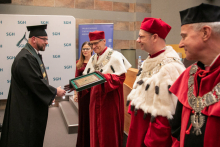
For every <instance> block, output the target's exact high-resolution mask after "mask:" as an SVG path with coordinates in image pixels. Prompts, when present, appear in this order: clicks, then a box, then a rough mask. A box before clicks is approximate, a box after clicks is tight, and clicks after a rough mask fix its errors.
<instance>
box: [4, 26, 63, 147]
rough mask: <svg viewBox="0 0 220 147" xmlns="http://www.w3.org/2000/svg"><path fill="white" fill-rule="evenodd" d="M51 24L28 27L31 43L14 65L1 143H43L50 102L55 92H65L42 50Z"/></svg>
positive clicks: (36, 146)
mask: <svg viewBox="0 0 220 147" xmlns="http://www.w3.org/2000/svg"><path fill="white" fill-rule="evenodd" d="M46 27H47V25H39V26H29V27H27V29H28V31H30V34H29V40H28V43H27V44H26V45H25V47H24V48H23V49H22V50H21V51H20V52H19V53H18V55H17V56H16V58H15V60H14V62H13V64H12V68H11V85H10V90H9V94H8V100H7V105H6V110H5V116H4V121H3V127H2V134H1V140H0V146H1V147H15V146H16V147H18V146H19V147H41V146H43V140H44V134H45V129H46V124H47V117H48V106H49V105H50V104H51V103H52V102H53V100H54V98H55V96H56V95H57V96H63V95H65V91H64V90H63V89H61V88H60V87H58V88H54V87H52V86H50V85H49V83H48V78H47V73H46V71H45V68H44V64H43V61H42V58H41V55H39V51H45V47H46V45H47V44H48V37H47V33H46V31H45V29H46Z"/></svg>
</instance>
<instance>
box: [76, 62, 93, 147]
mask: <svg viewBox="0 0 220 147" xmlns="http://www.w3.org/2000/svg"><path fill="white" fill-rule="evenodd" d="M77 62H78V61H77ZM77 62H76V63H77ZM86 65H87V63H83V67H82V68H80V69H77V68H76V72H75V77H78V76H81V75H82V73H83V71H84V69H85V67H86ZM89 103H90V92H89V90H88V89H85V90H83V91H80V92H79V93H78V112H79V114H78V115H79V125H78V135H77V143H76V147H90V131H89V130H90V127H89Z"/></svg>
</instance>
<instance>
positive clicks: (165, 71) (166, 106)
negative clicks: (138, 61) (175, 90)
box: [127, 46, 185, 119]
mask: <svg viewBox="0 0 220 147" xmlns="http://www.w3.org/2000/svg"><path fill="white" fill-rule="evenodd" d="M165 58H178V59H179V56H178V54H177V53H176V51H175V50H173V48H172V47H171V46H166V48H165V52H163V53H161V54H160V55H158V56H157V57H155V58H150V57H148V58H147V59H146V60H145V61H144V62H143V64H142V66H141V68H142V69H143V70H142V71H141V72H143V71H150V70H152V69H154V68H155V67H156V66H157V65H158V64H159V63H161V62H162V60H163V59H165ZM184 70H185V67H184V65H183V64H180V63H178V62H176V61H174V62H171V63H167V64H165V65H164V66H162V67H161V69H160V70H159V72H158V73H156V74H154V75H153V76H152V77H150V78H148V77H144V78H143V79H142V80H143V82H144V83H143V84H141V85H139V84H137V82H138V81H140V80H141V79H140V77H141V74H140V75H139V76H137V78H136V80H135V83H134V85H133V89H132V91H131V93H130V94H129V95H128V97H127V99H128V100H129V101H131V103H130V104H131V105H133V106H135V109H142V110H143V111H144V113H150V114H151V115H152V116H155V117H156V116H158V115H161V116H164V117H167V118H168V119H172V118H173V116H172V115H174V113H175V109H176V104H177V97H176V96H175V95H174V94H170V93H169V91H168V86H169V85H172V84H173V83H174V82H175V80H176V79H177V78H178V77H179V75H180V74H181V73H182V72H183V71H184ZM148 84H149V85H150V86H149V88H148V89H147V90H145V89H146V86H147V85H148ZM155 86H158V87H159V94H156V93H155Z"/></svg>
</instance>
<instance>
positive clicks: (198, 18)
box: [180, 3, 220, 26]
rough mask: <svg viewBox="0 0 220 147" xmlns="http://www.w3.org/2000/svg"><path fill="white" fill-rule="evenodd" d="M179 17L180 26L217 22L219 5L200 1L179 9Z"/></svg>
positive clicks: (219, 15) (219, 19)
mask: <svg viewBox="0 0 220 147" xmlns="http://www.w3.org/2000/svg"><path fill="white" fill-rule="evenodd" d="M180 18H181V26H182V25H185V24H192V23H200V22H218V21H220V7H219V6H214V5H209V4H203V3H202V4H200V5H198V6H195V7H192V8H188V9H186V10H183V11H180Z"/></svg>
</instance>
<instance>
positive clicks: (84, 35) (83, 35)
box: [78, 23, 114, 59]
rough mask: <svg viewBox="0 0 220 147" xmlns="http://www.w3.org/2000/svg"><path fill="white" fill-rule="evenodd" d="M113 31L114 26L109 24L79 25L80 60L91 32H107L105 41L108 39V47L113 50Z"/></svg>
mask: <svg viewBox="0 0 220 147" xmlns="http://www.w3.org/2000/svg"><path fill="white" fill-rule="evenodd" d="M113 30H114V24H113V23H107V24H79V53H78V59H79V57H80V53H81V47H82V44H83V42H85V41H89V32H94V31H104V32H105V39H106V46H107V47H110V48H113Z"/></svg>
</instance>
